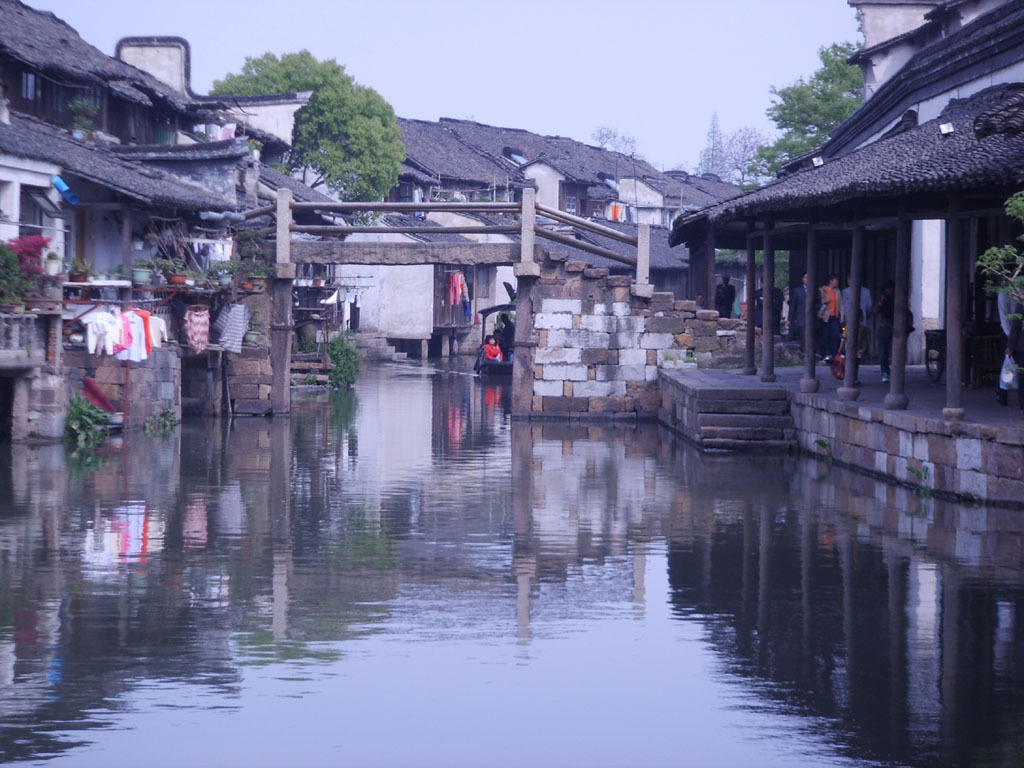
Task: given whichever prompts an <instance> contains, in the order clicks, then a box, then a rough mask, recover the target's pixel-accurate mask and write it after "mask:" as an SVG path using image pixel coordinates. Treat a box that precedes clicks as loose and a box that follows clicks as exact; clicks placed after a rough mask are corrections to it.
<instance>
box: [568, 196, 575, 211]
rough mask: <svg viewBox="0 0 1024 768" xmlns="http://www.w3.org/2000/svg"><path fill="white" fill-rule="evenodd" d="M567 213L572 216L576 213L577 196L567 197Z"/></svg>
mask: <svg viewBox="0 0 1024 768" xmlns="http://www.w3.org/2000/svg"><path fill="white" fill-rule="evenodd" d="M565 212H566V213H572V214H575V213H576V195H566V196H565Z"/></svg>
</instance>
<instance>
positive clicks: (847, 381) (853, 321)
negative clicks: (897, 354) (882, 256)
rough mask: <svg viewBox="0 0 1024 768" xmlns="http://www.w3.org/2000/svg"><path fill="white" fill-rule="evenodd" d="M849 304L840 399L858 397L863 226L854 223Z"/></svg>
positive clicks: (839, 390) (839, 392) (839, 391)
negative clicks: (844, 363)
mask: <svg viewBox="0 0 1024 768" xmlns="http://www.w3.org/2000/svg"><path fill="white" fill-rule="evenodd" d="M850 251H851V253H850V305H849V306H848V307H846V347H845V351H844V354H845V355H846V370H845V373H844V374H843V386H841V387H839V389H838V390H837V392H838V394H839V399H840V400H856V399H857V398H858V397H860V388H859V386H858V384H857V334H858V332H859V331H860V326H861V320H860V318H859V317H858V311H859V310H860V285H861V282H862V276H863V274H864V226H863V225H862V224H860V223H855V224H854V226H853V238H852V241H851V244H850Z"/></svg>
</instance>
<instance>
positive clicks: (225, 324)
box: [213, 304, 249, 355]
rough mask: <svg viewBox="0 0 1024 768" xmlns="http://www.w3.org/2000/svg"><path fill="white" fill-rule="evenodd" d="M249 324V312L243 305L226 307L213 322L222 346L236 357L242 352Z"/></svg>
mask: <svg viewBox="0 0 1024 768" xmlns="http://www.w3.org/2000/svg"><path fill="white" fill-rule="evenodd" d="M248 324H249V310H248V308H247V307H246V306H245V305H243V304H231V305H229V306H226V307H224V309H222V310H221V312H220V314H219V315H217V319H216V320H214V321H213V330H215V331H216V332H217V334H218V336H217V338H218V339H219V340H220V345H221V346H222V347H224V349H226V350H227V351H228V352H234V353H235V354H236V355H237V354H239V353H241V351H242V337H243V336H245V329H246V328H247V327H248Z"/></svg>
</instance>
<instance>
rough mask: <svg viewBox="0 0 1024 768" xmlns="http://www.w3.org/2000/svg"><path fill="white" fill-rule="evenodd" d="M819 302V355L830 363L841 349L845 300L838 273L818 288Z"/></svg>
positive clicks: (830, 276)
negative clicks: (840, 293) (840, 288)
mask: <svg viewBox="0 0 1024 768" xmlns="http://www.w3.org/2000/svg"><path fill="white" fill-rule="evenodd" d="M818 304H819V307H818V355H819V356H820V357H821V359H822V361H824V362H826V363H828V362H829V361H830V360H831V359H832V355H834V354H835V353H836V350H838V349H839V340H840V338H841V334H842V331H841V330H840V321H841V320H842V319H843V301H842V298H841V297H840V295H839V278H838V277H837V276H836V275H829V278H828V282H826V283H825V284H824V285H823V286H821V288H819V289H818Z"/></svg>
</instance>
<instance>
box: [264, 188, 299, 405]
mask: <svg viewBox="0 0 1024 768" xmlns="http://www.w3.org/2000/svg"><path fill="white" fill-rule="evenodd" d="M291 223H292V191H291V190H290V189H288V188H286V187H282V188H281V189H279V190H278V191H277V242H276V247H275V253H274V264H273V275H272V277H271V280H270V286H271V288H270V290H271V296H270V301H271V308H270V365H271V371H272V377H273V378H272V389H271V392H270V407H271V411H272V412H273V413H288V412H289V411H291V407H292V394H291V392H292V390H291V362H292V336H293V335H294V332H295V326H294V324H293V322H292V283H293V278H294V277H295V265H294V264H292V263H291V242H292V234H291Z"/></svg>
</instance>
